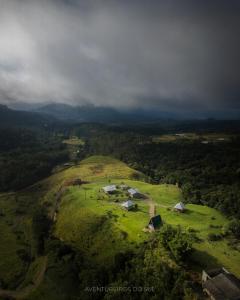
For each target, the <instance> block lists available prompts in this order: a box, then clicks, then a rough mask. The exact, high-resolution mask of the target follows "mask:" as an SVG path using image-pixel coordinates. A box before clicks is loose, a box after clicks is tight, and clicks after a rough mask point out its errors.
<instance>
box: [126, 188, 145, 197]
mask: <svg viewBox="0 0 240 300" xmlns="http://www.w3.org/2000/svg"><path fill="white" fill-rule="evenodd" d="M128 194H129V196H130V197H131V198H144V195H143V194H141V193H140V192H139V190H138V189H133V188H130V189H129V190H128Z"/></svg>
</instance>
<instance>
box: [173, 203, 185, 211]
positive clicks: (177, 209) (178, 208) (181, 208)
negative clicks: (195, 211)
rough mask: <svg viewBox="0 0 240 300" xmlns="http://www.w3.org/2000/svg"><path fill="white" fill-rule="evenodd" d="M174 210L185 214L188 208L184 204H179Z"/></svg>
mask: <svg viewBox="0 0 240 300" xmlns="http://www.w3.org/2000/svg"><path fill="white" fill-rule="evenodd" d="M174 210H176V211H178V212H184V211H185V210H186V208H185V205H184V204H183V203H182V202H179V203H177V204H176V205H175V206H174Z"/></svg>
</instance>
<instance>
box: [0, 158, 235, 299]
mask: <svg viewBox="0 0 240 300" xmlns="http://www.w3.org/2000/svg"><path fill="white" fill-rule="evenodd" d="M76 178H81V179H82V180H83V181H86V182H87V183H86V184H83V185H81V186H69V187H67V188H66V190H65V192H64V193H63V195H62V197H61V203H60V206H59V208H58V213H57V218H56V222H55V223H54V226H53V234H54V235H55V236H56V237H57V238H58V239H59V240H61V241H63V242H64V243H65V244H68V245H71V246H72V247H73V248H74V249H78V250H79V251H80V252H83V253H84V254H85V257H88V259H89V260H91V261H95V262H96V263H97V264H99V265H106V264H107V265H111V264H112V261H113V258H114V255H115V254H116V253H119V252H120V251H125V250H128V249H130V250H133V251H134V249H136V248H138V247H140V245H141V243H142V242H144V241H146V240H147V239H148V237H149V234H150V233H147V232H144V231H143V229H144V227H145V226H146V225H147V224H148V221H149V219H150V216H149V202H150V201H151V202H152V203H154V204H155V208H156V213H159V214H160V215H161V216H162V219H163V221H164V222H165V223H167V224H171V225H174V226H177V225H181V226H182V227H183V228H184V229H185V230H191V231H195V233H196V235H197V236H198V238H199V242H197V243H195V244H194V248H195V250H196V251H195V252H194V253H193V255H192V257H191V258H189V262H190V265H191V268H192V269H193V270H197V271H200V270H201V269H202V268H205V267H216V266H222V265H223V266H224V267H226V268H227V269H229V270H230V271H232V272H234V273H235V274H236V275H239V276H240V265H239V261H240V252H238V251H236V250H233V249H232V248H231V247H230V246H229V245H228V241H227V240H225V239H222V240H220V241H216V242H210V241H208V239H207V236H208V234H209V233H221V232H222V230H223V228H224V226H225V225H226V224H227V223H228V220H227V219H226V218H225V217H224V216H223V215H222V214H220V213H219V212H218V211H216V210H215V209H212V208H209V207H206V206H199V205H194V204H189V205H187V211H186V212H185V213H183V214H179V213H177V212H174V211H172V207H173V206H174V205H175V204H176V203H177V202H179V201H182V200H183V199H182V194H181V190H180V189H179V188H178V187H177V186H173V185H151V184H149V183H147V182H145V181H147V180H146V179H147V178H146V177H145V176H144V175H143V174H141V173H140V172H137V171H135V170H133V169H131V168H129V167H128V166H127V165H126V164H124V163H122V162H120V161H118V160H116V159H113V158H111V157H104V156H92V157H90V158H87V159H85V160H83V161H82V162H81V163H80V164H79V165H76V166H73V167H70V168H68V169H65V170H64V171H61V172H57V173H55V174H53V175H52V176H50V177H49V178H46V179H45V180H43V181H41V182H39V183H37V184H35V185H34V186H32V187H30V188H28V189H25V190H24V191H21V192H18V193H11V194H1V195H0V212H1V217H0V229H1V232H2V234H1V236H0V281H1V280H2V281H3V282H4V284H5V285H6V286H7V287H8V288H14V287H16V286H17V285H18V283H20V282H21V280H23V279H24V278H25V275H26V272H27V270H29V272H28V274H27V276H26V278H27V279H26V280H25V284H26V285H27V284H28V282H30V281H31V276H34V272H38V265H39V267H40V266H41V263H39V262H37V263H36V262H34V261H33V263H32V266H30V268H29V265H28V263H26V262H24V260H23V257H22V256H21V253H20V252H19V250H24V251H25V253H28V255H29V256H31V251H32V250H31V249H32V241H31V234H32V233H31V214H32V212H33V210H34V207H35V206H36V205H44V206H45V207H47V209H48V211H49V214H52V213H53V212H54V210H55V208H56V194H57V192H58V191H59V189H60V188H61V186H63V185H66V182H69V181H71V180H74V179H76ZM123 182H124V184H127V185H129V186H131V187H134V188H138V189H139V190H140V191H141V192H142V193H144V194H145V195H146V196H147V199H145V200H144V199H142V200H134V202H135V203H136V204H137V205H138V208H137V209H136V210H135V211H130V212H127V211H124V210H123V209H122V208H121V203H122V202H123V201H124V200H127V198H128V197H127V196H126V195H125V193H124V192H119V193H118V194H117V195H113V196H106V195H105V194H104V193H103V192H101V187H103V186H104V185H107V184H121V183H123ZM39 261H40V262H41V260H39ZM54 268H55V269H54ZM54 270H55V271H54ZM51 272H52V273H51ZM54 272H55V273H54ZM59 272H62V270H61V271H58V270H57V267H56V266H55V267H54V265H53V266H52V265H51V268H49V269H48V271H47V273H46V276H45V279H44V280H43V282H42V284H41V285H40V287H39V289H38V291H37V292H35V293H34V294H33V296H32V298H31V297H30V298H29V299H43V298H41V297H40V295H41V293H43V291H44V293H45V294H44V295H48V294H47V293H50V292H51V291H55V290H56V289H55V287H56V282H53V281H52V280H53V279H49V278H50V277H49V276H50V275H49V274H53V275H52V277H51V278H57V276H58V275H59V274H58V273H59ZM60 279H61V280H62V281H61V282H63V280H64V278H60ZM60 279H59V280H60ZM54 280H55V279H54ZM56 280H57V279H56ZM61 284H62V283H61ZM51 293H53V292H51ZM58 296H59V295H58ZM49 299H55V298H52V297H50V298H49ZM59 299H60V298H59Z"/></svg>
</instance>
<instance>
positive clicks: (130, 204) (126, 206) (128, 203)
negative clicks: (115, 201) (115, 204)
mask: <svg viewBox="0 0 240 300" xmlns="http://www.w3.org/2000/svg"><path fill="white" fill-rule="evenodd" d="M121 206H122V207H123V208H124V209H126V210H131V209H133V208H134V207H135V204H134V203H133V202H132V201H131V200H128V201H126V202H124V203H122V204H121Z"/></svg>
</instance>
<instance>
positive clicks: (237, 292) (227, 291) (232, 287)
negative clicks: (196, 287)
mask: <svg viewBox="0 0 240 300" xmlns="http://www.w3.org/2000/svg"><path fill="white" fill-rule="evenodd" d="M202 287H203V292H204V293H206V294H207V295H208V296H209V297H210V299H212V300H240V280H239V279H238V278H237V277H236V276H235V275H233V274H232V273H230V272H229V271H228V270H226V269H225V268H218V269H213V270H210V271H205V270H203V271H202Z"/></svg>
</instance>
